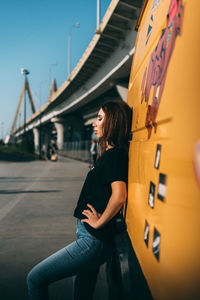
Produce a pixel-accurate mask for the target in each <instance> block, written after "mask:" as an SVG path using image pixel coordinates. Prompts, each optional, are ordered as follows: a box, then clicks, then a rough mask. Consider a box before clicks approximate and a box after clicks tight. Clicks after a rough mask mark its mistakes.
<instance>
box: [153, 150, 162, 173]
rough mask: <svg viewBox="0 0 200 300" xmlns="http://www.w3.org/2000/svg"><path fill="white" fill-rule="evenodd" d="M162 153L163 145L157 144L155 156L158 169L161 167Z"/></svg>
mask: <svg viewBox="0 0 200 300" xmlns="http://www.w3.org/2000/svg"><path fill="white" fill-rule="evenodd" d="M160 154H161V145H157V149H156V158H155V165H154V167H155V168H156V169H158V168H159V165H160Z"/></svg>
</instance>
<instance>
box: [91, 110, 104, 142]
mask: <svg viewBox="0 0 200 300" xmlns="http://www.w3.org/2000/svg"><path fill="white" fill-rule="evenodd" d="M104 120H105V113H104V112H103V110H102V108H101V109H100V110H99V112H98V115H97V119H96V121H95V122H94V123H93V124H92V125H93V128H94V133H95V134H96V135H97V137H98V138H100V137H102V135H103V122H104Z"/></svg>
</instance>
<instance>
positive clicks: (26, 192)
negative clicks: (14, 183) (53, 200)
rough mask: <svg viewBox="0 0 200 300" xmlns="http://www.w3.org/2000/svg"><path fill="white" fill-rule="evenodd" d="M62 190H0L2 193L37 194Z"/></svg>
mask: <svg viewBox="0 0 200 300" xmlns="http://www.w3.org/2000/svg"><path fill="white" fill-rule="evenodd" d="M58 192H61V191H60V190H49V191H44V190H41V191H15V190H13V191H8V190H0V194H4V195H5V194H7V195H8V194H35V193H39V194H40V193H58Z"/></svg>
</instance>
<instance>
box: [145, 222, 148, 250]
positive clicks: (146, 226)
mask: <svg viewBox="0 0 200 300" xmlns="http://www.w3.org/2000/svg"><path fill="white" fill-rule="evenodd" d="M144 242H145V244H146V245H147V247H148V245H149V223H148V222H147V220H145V228H144Z"/></svg>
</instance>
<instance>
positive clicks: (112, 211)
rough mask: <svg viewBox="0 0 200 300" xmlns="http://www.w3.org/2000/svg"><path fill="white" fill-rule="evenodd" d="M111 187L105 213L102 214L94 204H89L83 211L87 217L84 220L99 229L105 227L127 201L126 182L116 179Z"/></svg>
mask: <svg viewBox="0 0 200 300" xmlns="http://www.w3.org/2000/svg"><path fill="white" fill-rule="evenodd" d="M111 188H112V194H111V197H110V199H109V201H108V204H107V206H106V209H105V210H104V212H103V214H102V215H100V214H99V213H98V212H97V211H96V210H95V209H94V207H93V206H92V205H90V204H88V207H89V209H85V210H84V211H83V212H82V214H83V215H85V216H86V217H87V219H83V220H82V222H86V223H88V224H89V225H90V226H92V227H93V228H95V229H98V228H100V227H103V226H104V225H105V224H106V223H107V222H108V221H110V220H111V219H112V218H113V217H114V216H115V215H116V214H117V213H118V211H119V210H120V209H121V207H122V205H123V204H124V203H125V201H126V197H127V191H126V183H125V182H123V181H115V182H112V183H111Z"/></svg>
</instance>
